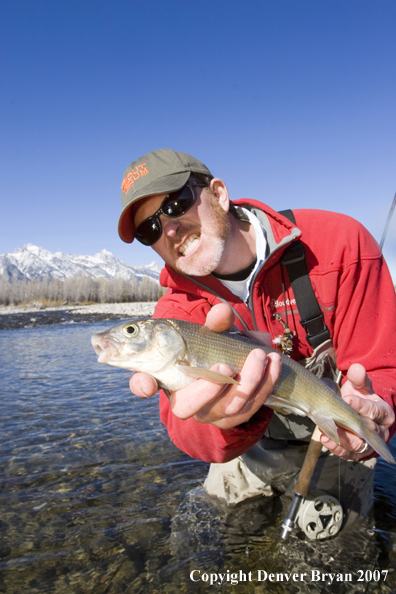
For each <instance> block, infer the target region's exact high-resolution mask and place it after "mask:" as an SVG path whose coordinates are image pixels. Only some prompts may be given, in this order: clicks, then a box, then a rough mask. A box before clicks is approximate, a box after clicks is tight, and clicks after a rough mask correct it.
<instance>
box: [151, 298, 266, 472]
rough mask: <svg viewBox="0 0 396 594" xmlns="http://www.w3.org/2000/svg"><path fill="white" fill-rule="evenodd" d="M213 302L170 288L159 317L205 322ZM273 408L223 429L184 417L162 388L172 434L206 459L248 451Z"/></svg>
mask: <svg viewBox="0 0 396 594" xmlns="http://www.w3.org/2000/svg"><path fill="white" fill-rule="evenodd" d="M210 307H211V306H210V304H209V303H208V302H207V301H206V300H205V299H203V298H197V299H194V298H192V296H191V295H189V296H187V295H186V294H184V293H182V292H180V293H179V292H176V291H168V293H167V294H166V295H165V296H164V297H162V298H161V299H160V300H159V302H158V305H157V307H156V309H155V312H154V316H153V317H155V318H166V317H169V318H173V319H179V320H186V321H189V322H196V323H198V324H204V323H205V320H206V315H207V313H208V312H209V310H210ZM271 416H272V411H271V410H270V409H269V408H267V407H262V408H261V409H260V410H259V411H258V412H257V413H256V414H255V415H254V416H253V417H252V418H251V419H250V420H249V421H248V422H247V423H243V424H242V425H239V426H237V427H234V428H233V429H227V430H222V429H219V428H218V427H215V426H214V425H210V424H208V423H199V422H198V421H196V420H195V419H193V418H191V419H187V420H182V419H179V418H178V417H176V416H175V415H174V414H173V413H172V410H171V407H170V404H169V400H168V398H167V396H166V395H165V393H164V392H163V391H162V390H161V391H160V418H161V421H162V422H163V423H164V425H165V426H166V427H167V430H168V434H169V437H170V438H171V440H172V441H173V443H174V444H175V445H176V446H177V447H178V448H179V449H181V450H182V451H183V452H185V453H186V454H188V455H189V456H191V457H192V458H197V459H199V460H203V461H204V462H228V461H229V460H232V459H233V458H236V457H238V456H240V455H241V454H243V453H244V452H246V451H247V450H248V449H250V448H251V447H252V445H254V444H255V443H256V442H257V441H259V440H260V439H261V437H262V436H263V435H264V432H265V430H266V428H267V426H268V424H269V421H270V419H271Z"/></svg>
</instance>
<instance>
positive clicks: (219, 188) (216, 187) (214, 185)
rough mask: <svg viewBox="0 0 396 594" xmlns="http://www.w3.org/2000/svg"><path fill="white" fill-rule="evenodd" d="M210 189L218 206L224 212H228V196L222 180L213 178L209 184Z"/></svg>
mask: <svg viewBox="0 0 396 594" xmlns="http://www.w3.org/2000/svg"><path fill="white" fill-rule="evenodd" d="M210 189H211V191H212V194H213V195H214V197H215V198H216V199H217V201H218V203H219V204H220V206H221V207H222V208H223V209H224V210H225V212H228V211H229V208H230V197H229V195H228V189H227V186H226V185H225V183H224V182H223V180H222V179H219V178H218V177H214V178H213V179H212V180H211V182H210Z"/></svg>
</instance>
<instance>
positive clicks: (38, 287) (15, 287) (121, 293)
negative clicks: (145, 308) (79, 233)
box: [0, 273, 161, 305]
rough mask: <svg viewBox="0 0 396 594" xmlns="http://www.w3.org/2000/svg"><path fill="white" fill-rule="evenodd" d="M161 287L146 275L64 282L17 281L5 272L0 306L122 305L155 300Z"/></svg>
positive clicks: (80, 278) (48, 280) (0, 294)
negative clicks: (130, 278)
mask: <svg viewBox="0 0 396 594" xmlns="http://www.w3.org/2000/svg"><path fill="white" fill-rule="evenodd" d="M160 291H161V287H160V286H159V284H158V283H157V282H155V281H154V280H153V279H151V278H149V277H148V276H144V277H143V279H142V280H140V281H139V280H137V279H136V278H133V279H132V280H124V279H121V278H118V279H107V278H104V277H100V278H98V279H93V278H91V277H89V276H74V277H70V278H66V279H64V280H62V281H61V280H59V279H51V278H49V277H46V278H44V279H40V280H26V279H23V280H19V279H15V278H12V277H11V278H10V277H9V276H8V275H7V274H6V273H4V274H3V275H2V276H1V277H0V304H1V305H18V304H20V303H30V302H32V301H41V302H48V303H59V302H62V303H65V302H67V303H70V302H71V303H87V302H90V303H125V302H133V301H157V300H158V298H159V297H160Z"/></svg>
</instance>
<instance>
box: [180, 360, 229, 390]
mask: <svg viewBox="0 0 396 594" xmlns="http://www.w3.org/2000/svg"><path fill="white" fill-rule="evenodd" d="M176 367H177V368H178V370H179V371H181V372H182V373H184V374H185V375H188V376H189V377H193V378H195V379H205V380H209V381H210V382H214V383H215V384H237V385H239V382H237V380H235V379H234V378H232V377H228V375H223V374H222V373H217V372H216V371H210V370H209V369H202V368H201V367H192V366H191V365H188V364H186V363H177V365H176Z"/></svg>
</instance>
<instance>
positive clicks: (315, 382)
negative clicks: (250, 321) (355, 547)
mask: <svg viewBox="0 0 396 594" xmlns="http://www.w3.org/2000/svg"><path fill="white" fill-rule="evenodd" d="M92 344H93V346H94V348H95V351H96V352H97V354H98V355H99V357H98V360H99V361H100V362H103V363H108V364H110V365H114V366H116V367H122V368H125V369H130V370H132V371H143V372H146V373H150V374H151V375H153V377H155V378H156V379H157V381H158V384H159V386H161V387H167V388H169V389H170V390H177V389H180V388H182V387H184V386H186V385H188V384H189V383H191V382H192V381H195V380H196V379H198V378H204V379H210V380H211V381H217V382H219V383H230V382H233V383H235V380H233V379H230V378H228V377H227V376H224V375H221V374H218V373H214V372H212V371H209V368H210V367H211V366H212V365H214V364H215V363H227V364H228V365H229V366H230V367H231V368H232V369H233V370H234V372H235V374H236V375H237V374H238V373H239V372H240V371H241V369H242V367H243V364H244V362H245V360H246V357H247V356H248V354H249V353H250V352H251V351H252V350H253V349H256V348H259V349H261V350H263V351H265V352H266V353H267V354H269V353H271V352H277V351H275V350H274V349H272V348H270V347H267V346H265V345H263V344H259V343H257V342H253V341H252V340H250V339H249V338H246V337H244V336H241V335H238V334H234V333H224V334H221V333H218V332H213V331H212V330H210V329H209V328H207V327H206V326H201V325H199V324H194V323H192V322H186V321H183V320H174V319H151V318H149V319H143V320H142V319H138V320H131V321H130V322H127V323H126V324H125V323H124V324H118V325H117V326H114V327H113V328H110V329H109V330H107V331H105V332H103V333H101V334H97V335H95V336H93V337H92ZM281 358H282V369H281V374H280V377H279V379H278V381H277V383H276V385H275V387H274V390H273V392H272V394H271V395H270V396H269V397H268V398H267V400H266V403H265V405H266V406H268V407H270V408H272V409H274V410H276V411H278V412H282V413H284V414H288V413H290V412H293V413H296V414H299V415H302V416H308V417H310V418H311V419H312V420H313V421H314V422H315V423H316V424H317V425H318V426H319V427H320V429H321V430H322V431H323V432H324V433H325V434H326V435H328V437H330V439H332V440H333V441H335V442H336V443H339V438H338V434H337V427H336V424H338V425H340V426H342V427H345V428H347V429H349V430H351V431H353V432H354V433H356V434H357V435H359V436H360V437H362V438H363V439H364V440H365V441H366V442H367V443H369V444H370V445H371V447H372V448H373V449H374V450H375V451H376V452H377V453H378V454H380V455H381V456H382V457H383V458H384V459H385V460H387V461H388V462H390V463H392V464H394V463H395V461H394V459H393V456H392V454H391V452H390V450H389V448H388V447H387V446H386V444H385V443H384V441H383V440H382V439H381V437H380V436H379V435H377V434H376V433H375V432H374V431H372V429H371V428H370V426H369V421H368V420H367V419H365V418H364V417H361V416H360V415H359V414H358V413H357V412H356V411H355V410H354V409H352V408H351V407H350V406H349V405H348V404H347V403H346V402H345V401H344V400H342V398H341V397H340V396H338V395H337V394H336V393H335V392H333V391H332V390H331V389H330V388H329V387H328V386H327V385H326V384H325V383H324V382H322V381H321V380H319V379H318V378H317V377H316V376H315V375H313V374H312V373H311V372H310V371H307V370H306V369H305V368H304V367H302V366H301V365H300V364H298V363H297V362H296V361H293V359H290V358H289V357H286V356H285V355H282V354H281Z"/></svg>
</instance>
